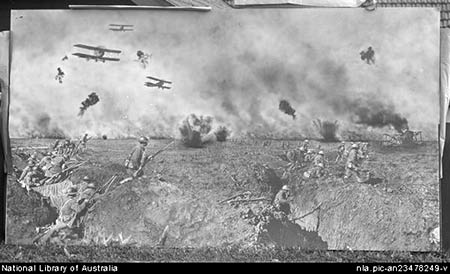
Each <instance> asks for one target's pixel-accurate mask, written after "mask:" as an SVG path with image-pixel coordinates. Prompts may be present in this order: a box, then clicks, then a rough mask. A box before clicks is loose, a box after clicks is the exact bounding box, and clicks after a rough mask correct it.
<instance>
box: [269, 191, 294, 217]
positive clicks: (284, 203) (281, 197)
mask: <svg viewBox="0 0 450 274" xmlns="http://www.w3.org/2000/svg"><path fill="white" fill-rule="evenodd" d="M290 191H291V189H290V187H289V186H288V185H284V186H283V187H282V188H281V189H280V191H278V193H277V195H276V196H275V199H274V201H273V205H274V207H275V209H277V210H279V211H281V212H283V213H284V214H286V215H289V214H290V213H291V206H290V204H289V196H290Z"/></svg>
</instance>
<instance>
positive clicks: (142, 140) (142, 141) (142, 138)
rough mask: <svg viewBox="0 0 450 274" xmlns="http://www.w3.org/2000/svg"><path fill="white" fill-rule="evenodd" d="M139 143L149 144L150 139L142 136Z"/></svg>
mask: <svg viewBox="0 0 450 274" xmlns="http://www.w3.org/2000/svg"><path fill="white" fill-rule="evenodd" d="M139 143H141V144H147V143H148V138H147V137H145V136H142V137H141V138H139Z"/></svg>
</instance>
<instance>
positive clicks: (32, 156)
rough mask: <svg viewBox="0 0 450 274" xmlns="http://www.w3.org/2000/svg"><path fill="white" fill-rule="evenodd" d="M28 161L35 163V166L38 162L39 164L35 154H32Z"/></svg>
mask: <svg viewBox="0 0 450 274" xmlns="http://www.w3.org/2000/svg"><path fill="white" fill-rule="evenodd" d="M27 161H33V163H34V164H37V162H38V159H37V153H36V152H33V154H31V156H30V157H29V158H28V160H27Z"/></svg>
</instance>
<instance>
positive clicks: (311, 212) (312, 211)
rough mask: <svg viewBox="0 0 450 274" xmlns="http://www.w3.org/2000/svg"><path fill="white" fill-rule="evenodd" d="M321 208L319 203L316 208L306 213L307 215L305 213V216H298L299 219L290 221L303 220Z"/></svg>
mask: <svg viewBox="0 0 450 274" xmlns="http://www.w3.org/2000/svg"><path fill="white" fill-rule="evenodd" d="M321 206H322V203H320V204H319V205H318V206H316V207H315V208H314V209H313V210H311V211H310V212H308V213H306V214H303V215H302V216H300V217H297V218H293V219H292V220H291V221H297V220H300V219H303V218H305V217H306V216H309V215H311V214H313V213H314V212H315V211H316V210H318V209H320V207H321Z"/></svg>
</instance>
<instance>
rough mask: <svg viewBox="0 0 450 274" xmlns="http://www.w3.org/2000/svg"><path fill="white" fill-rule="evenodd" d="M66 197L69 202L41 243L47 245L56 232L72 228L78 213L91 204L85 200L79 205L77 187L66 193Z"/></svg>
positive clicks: (63, 206)
mask: <svg viewBox="0 0 450 274" xmlns="http://www.w3.org/2000/svg"><path fill="white" fill-rule="evenodd" d="M66 195H67V197H68V200H66V202H65V203H64V204H63V205H62V206H61V209H60V211H59V216H58V219H56V222H55V225H54V226H53V227H52V228H51V229H50V230H49V231H48V232H47V233H46V234H45V235H44V236H43V237H42V239H41V242H43V243H46V242H47V241H48V240H49V239H50V238H51V237H52V235H53V234H54V233H55V232H58V231H59V230H61V229H65V228H69V229H70V228H72V227H73V225H74V223H75V220H76V217H77V215H78V213H79V212H81V211H82V210H83V209H84V208H85V207H86V205H87V203H88V202H89V200H84V201H83V202H82V203H81V204H79V203H78V199H77V195H78V189H77V188H76V187H70V188H69V189H68V190H67V191H66Z"/></svg>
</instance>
